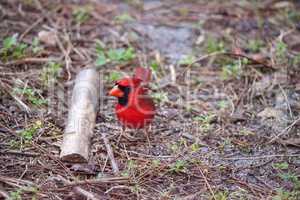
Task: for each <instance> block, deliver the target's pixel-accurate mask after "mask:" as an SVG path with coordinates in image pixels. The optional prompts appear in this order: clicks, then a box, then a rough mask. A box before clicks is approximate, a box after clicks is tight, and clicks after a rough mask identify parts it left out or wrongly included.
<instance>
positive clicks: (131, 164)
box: [122, 160, 137, 176]
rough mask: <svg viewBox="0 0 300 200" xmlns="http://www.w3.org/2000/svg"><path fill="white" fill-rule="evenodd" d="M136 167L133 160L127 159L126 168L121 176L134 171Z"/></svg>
mask: <svg viewBox="0 0 300 200" xmlns="http://www.w3.org/2000/svg"><path fill="white" fill-rule="evenodd" d="M136 168H137V165H136V162H135V161H134V160H128V161H127V166H126V170H124V171H123V173H122V176H129V175H132V174H134V173H135V169H136Z"/></svg>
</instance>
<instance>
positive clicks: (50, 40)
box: [38, 30, 56, 46]
mask: <svg viewBox="0 0 300 200" xmlns="http://www.w3.org/2000/svg"><path fill="white" fill-rule="evenodd" d="M38 38H39V40H40V41H41V42H43V43H44V44H46V45H48V46H55V45H56V38H55V33H54V32H52V31H44V30H43V31H40V32H39V33H38Z"/></svg>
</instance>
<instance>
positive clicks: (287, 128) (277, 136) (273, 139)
mask: <svg viewBox="0 0 300 200" xmlns="http://www.w3.org/2000/svg"><path fill="white" fill-rule="evenodd" d="M299 121H300V117H299V118H298V119H296V120H295V121H294V122H293V123H291V124H290V125H289V126H287V127H286V128H285V129H283V130H282V131H281V132H280V133H279V134H278V135H276V136H274V137H273V138H272V139H271V140H270V141H269V142H268V143H267V144H271V143H273V142H274V141H275V140H277V139H279V138H280V137H281V136H282V135H284V134H288V133H289V132H290V130H291V129H292V128H293V126H295V125H296V124H297V123H298V122H299Z"/></svg>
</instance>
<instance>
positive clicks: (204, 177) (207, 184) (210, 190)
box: [198, 165, 217, 200]
mask: <svg viewBox="0 0 300 200" xmlns="http://www.w3.org/2000/svg"><path fill="white" fill-rule="evenodd" d="M198 169H199V171H200V173H201V176H202V177H203V179H204V181H205V184H206V186H207V188H208V190H209V192H210V193H211V195H212V197H213V199H214V200H217V199H216V197H215V193H214V191H213V190H212V189H211V186H210V184H209V182H208V181H207V178H206V176H205V175H204V173H203V171H202V169H201V167H200V166H199V165H198Z"/></svg>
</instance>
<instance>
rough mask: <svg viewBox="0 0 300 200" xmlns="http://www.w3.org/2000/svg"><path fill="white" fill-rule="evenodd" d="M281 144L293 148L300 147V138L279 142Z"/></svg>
mask: <svg viewBox="0 0 300 200" xmlns="http://www.w3.org/2000/svg"><path fill="white" fill-rule="evenodd" d="M279 143H281V144H283V145H291V146H296V147H300V138H290V139H287V140H279Z"/></svg>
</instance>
